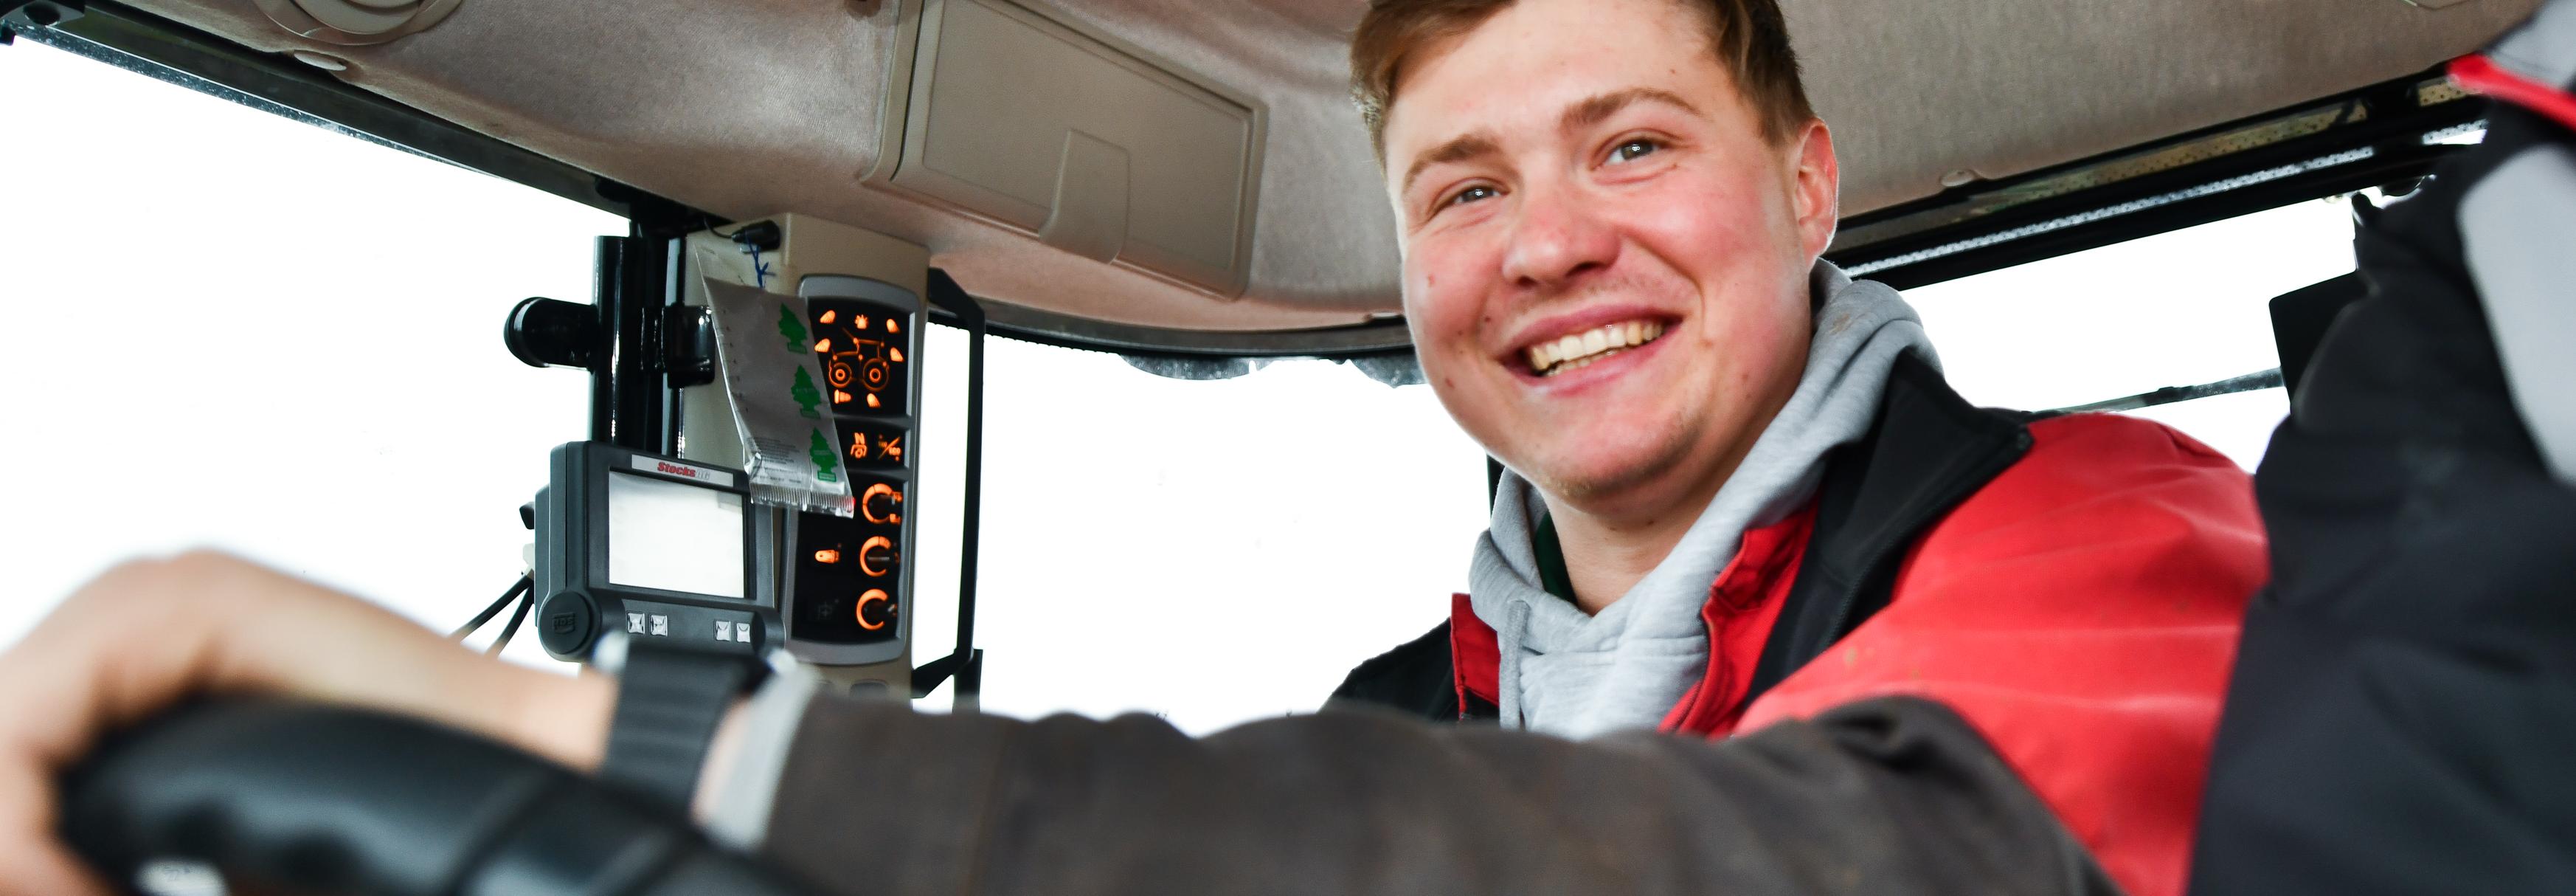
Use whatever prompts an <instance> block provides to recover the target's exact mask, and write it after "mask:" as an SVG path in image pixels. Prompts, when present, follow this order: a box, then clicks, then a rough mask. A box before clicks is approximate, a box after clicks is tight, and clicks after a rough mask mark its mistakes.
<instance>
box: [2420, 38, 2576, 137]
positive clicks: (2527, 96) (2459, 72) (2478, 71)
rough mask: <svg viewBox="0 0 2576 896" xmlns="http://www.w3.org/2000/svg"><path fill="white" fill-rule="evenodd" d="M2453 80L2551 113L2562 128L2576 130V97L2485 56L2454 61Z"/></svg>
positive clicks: (2463, 87) (2466, 87)
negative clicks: (2524, 75)
mask: <svg viewBox="0 0 2576 896" xmlns="http://www.w3.org/2000/svg"><path fill="white" fill-rule="evenodd" d="M2451 83H2453V84H2457V85H2459V86H2460V89H2461V90H2466V91H2468V92H2470V93H2474V94H2479V95H2482V96H2488V97H2493V98H2495V99H2498V100H2502V101H2504V102H2508V103H2512V104H2514V105H2517V106H2521V107H2523V108H2525V109H2529V110H2531V111H2533V112H2537V113H2540V114H2541V115H2544V116H2548V118H2549V119H2550V120H2551V121H2555V122H2558V124H2559V126H2560V127H2564V128H2569V129H2572V130H2576V96H2570V95H2568V93H2567V91H2566V90H2564V89H2561V88H2558V87H2553V86H2551V85H2548V84H2542V83H2540V82H2538V81H2534V80H2531V79H2530V78H2526V77H2523V76H2522V75H2521V74H2520V73H2518V72H2515V71H2514V70H2512V69H2508V68H2505V67H2504V66H2501V65H2497V64H2495V60H2493V59H2489V58H2487V57H2485V56H2482V55H2475V54H2472V55H2468V56H2462V57H2460V58H2458V59H2454V60H2451Z"/></svg>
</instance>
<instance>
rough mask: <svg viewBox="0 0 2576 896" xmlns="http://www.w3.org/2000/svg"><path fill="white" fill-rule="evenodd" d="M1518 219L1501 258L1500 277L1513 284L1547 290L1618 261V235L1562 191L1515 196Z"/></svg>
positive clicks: (1538, 189) (1550, 189) (1539, 190)
mask: <svg viewBox="0 0 2576 896" xmlns="http://www.w3.org/2000/svg"><path fill="white" fill-rule="evenodd" d="M1517 211H1518V212H1519V220H1518V221H1517V222H1516V223H1515V224H1514V226H1513V228H1512V242H1511V246H1510V248H1509V251H1507V252H1505V253H1504V255H1503V276H1505V277H1507V278H1509V279H1510V280H1511V282H1512V283H1513V284H1514V285H1516V286H1521V287H1524V288H1531V289H1551V288H1555V287H1559V286H1563V285H1565V284H1566V283H1568V282H1570V281H1572V280H1575V279H1577V278H1579V277H1582V276H1583V275H1584V274H1587V273H1591V272H1593V271H1596V270H1600V269H1604V268H1607V267H1609V266H1610V263H1611V262H1612V261H1613V260H1615V259H1617V258H1618V257H1619V235H1618V233H1617V231H1616V230H1615V229H1613V228H1612V227H1610V226H1609V224H1608V223H1607V222H1605V221H1603V220H1601V219H1600V218H1599V217H1598V216H1596V215H1595V214H1594V213H1593V210H1592V209H1590V208H1587V207H1586V206H1585V205H1584V202H1583V198H1582V197H1581V196H1580V195H1576V194H1574V193H1573V192H1572V191H1569V190H1566V189H1564V188H1562V187H1539V186H1533V187H1531V188H1528V189H1524V190H1523V191H1522V193H1521V202H1520V207H1519V209H1518V210H1517Z"/></svg>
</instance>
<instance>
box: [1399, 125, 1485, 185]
mask: <svg viewBox="0 0 2576 896" xmlns="http://www.w3.org/2000/svg"><path fill="white" fill-rule="evenodd" d="M1501 151H1503V147H1502V144H1501V143H1498V142H1495V140H1494V138H1493V137H1491V136H1488V135H1486V134H1483V133H1474V134H1468V135H1466V136H1464V137H1459V138H1456V139H1453V140H1450V141H1449V142H1447V143H1443V144H1440V145H1438V146H1434V147H1432V148H1430V149H1427V150H1424V151H1423V152H1422V154H1420V155H1417V156H1414V157H1413V164H1412V165H1411V166H1408V167H1406V168H1405V169H1404V183H1403V184H1402V185H1401V186H1399V187H1397V188H1396V193H1398V194H1399V195H1400V194H1403V193H1409V192H1412V191H1413V179H1414V178H1417V177H1421V176H1422V169H1425V168H1429V167H1431V166H1433V165H1439V164H1444V163H1447V162H1461V161H1465V160H1468V159H1472V158H1475V157H1477V156H1483V155H1492V154H1494V153H1498V152H1501Z"/></svg>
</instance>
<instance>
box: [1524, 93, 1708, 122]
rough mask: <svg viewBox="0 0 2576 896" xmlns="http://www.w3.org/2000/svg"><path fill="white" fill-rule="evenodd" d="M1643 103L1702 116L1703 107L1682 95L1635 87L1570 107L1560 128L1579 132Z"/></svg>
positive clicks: (1560, 120)
mask: <svg viewBox="0 0 2576 896" xmlns="http://www.w3.org/2000/svg"><path fill="white" fill-rule="evenodd" d="M1641 102H1643V103H1663V104H1665V105H1668V106H1674V107H1678V108H1680V109H1681V110H1682V111H1684V112H1688V113H1691V114H1693V115H1697V114H1699V107H1697V106H1693V105H1691V104H1690V101H1689V100H1686V99H1682V98H1681V96H1680V95H1679V94H1676V93H1673V92H1672V91H1669V90H1660V89H1657V88H1653V87H1631V88H1628V89H1626V90H1618V91H1612V92H1610V93H1604V94H1600V95H1598V96H1594V97H1592V98H1590V99H1587V100H1584V101H1583V102H1580V103H1576V104H1574V105H1572V106H1568V107H1566V110H1565V117H1563V118H1560V119H1558V120H1557V124H1556V126H1557V129H1559V130H1565V131H1579V130H1582V129H1584V128H1587V127H1591V126H1593V125H1596V124H1600V123H1601V122H1602V121H1604V120H1606V119H1608V118H1609V117H1610V116H1612V115H1616V114H1619V110H1621V109H1625V108H1628V107H1629V106H1632V105H1635V104H1637V103H1641Z"/></svg>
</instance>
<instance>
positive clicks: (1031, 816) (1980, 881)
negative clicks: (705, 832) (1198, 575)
mask: <svg viewBox="0 0 2576 896" xmlns="http://www.w3.org/2000/svg"><path fill="white" fill-rule="evenodd" d="M778 794H779V795H778V798H777V801H776V802H775V803H774V805H773V807H772V811H771V815H770V821H769V826H768V836H767V842H766V843H765V844H764V846H763V847H762V852H763V853H764V855H765V856H766V857H767V858H768V859H769V860H771V861H772V862H776V863H779V864H781V865H783V866H785V867H786V868H787V869H789V870H791V871H793V872H795V873H797V874H798V875H799V876H801V877H803V878H805V879H807V880H809V881H812V882H814V883H816V884H818V885H821V886H823V887H825V888H827V889H828V890H829V891H830V892H834V893H847V894H862V893H869V894H873V893H943V894H944V893H976V894H1049V896H1076V894H1092V893H1100V894H1108V893H1118V894H1132V893H1189V894H1220V893H1222V894H1248V893H1283V894H1284V893H1301V894H1302V893H1405V894H1440V893H1462V894H1463V893H1474V894H1510V893H1710V892H1758V893H1772V892H1799V893H1862V892H1867V893H1879V894H1918V893H1920V894H1929V893H2111V892H2113V888H2112V887H2111V885H2110V884H2109V883H2108V882H2107V880H2106V878H2105V877H2104V876H2103V875H2102V873H2101V872H2100V870H2099V869H2097V868H2096V867H2094V865H2093V863H2092V860H2091V859H2090V858H2089V857H2088V856H2087V855H2086V854H2085V853H2084V851H2083V848H2082V847H2081V846H2079V845H2077V844H2076V843H2075V842H2074V840H2073V839H2072V838H2071V837H2069V836H2068V835H2067V833H2066V832H2065V831H2064V830H2063V829H2062V828H2061V827H2060V826H2059V825H2058V823H2057V821H2056V819H2055V817H2054V816H2053V815H2052V814H2051V813H2050V812H2049V811H2048V809H2047V807H2045V806H2044V805H2042V804H2041V803H2040V801H2039V800H2038V798H2037V797H2035V796H2034V795H2032V793H2031V792H2030V790H2029V789H2028V788H2027V787H2025V786H2024V785H2023V784H2022V782H2021V780H2020V779H2019V777H2018V776H2016V775H2015V774H2014V773H2013V771H2012V770H2011V769H2010V768H2009V767H2007V766H2006V765H2005V763H2004V762H2003V760H2002V759H2000V758H1998V757H1997V756H1996V755H1995V753H1994V751H1993V750H1991V749H1990V748H1988V747H1987V745H1986V744H1985V742H1984V741H1983V740H1982V739H1981V738H1979V737H1978V735H1977V734H1976V732H1975V731H1973V730H1972V729H1970V728H1969V727H1968V725H1967V724H1966V723H1965V722H1964V721H1962V720H1961V719H1960V718H1959V717H1958V716H1956V715H1954V714H1953V713H1951V712H1950V711H1949V710H1948V709H1946V708H1943V707H1942V706H1940V705H1939V704H1936V703H1932V702H1929V701H1924V700H1920V699H1914V698H1891V699H1881V700H1873V701H1868V702H1864V703H1858V704H1854V705H1852V706H1849V707H1845V708H1843V709H1840V710H1837V711H1834V712H1831V713H1827V714H1825V715H1823V716H1820V717H1818V718H1817V719H1815V720H1814V721H1812V722H1791V723H1783V724H1780V725H1776V726H1773V727H1771V728H1767V729H1764V730H1762V731H1760V732H1757V733H1754V734H1751V735H1747V736H1744V737H1738V738H1735V739H1732V740H1727V741H1721V742H1709V741H1703V740H1697V739H1685V738H1677V737H1665V736H1660V735H1651V734H1637V735H1629V736H1620V737H1611V738H1605V739H1599V740H1592V741H1582V742H1577V741H1568V740H1561V739H1557V738H1553V737H1547V736H1542V735H1533V734H1528V733H1523V732H1515V731H1504V730H1497V729H1486V728H1478V727H1472V726H1471V727H1465V728H1461V727H1454V726H1433V725H1427V724H1423V723H1421V722H1418V721H1414V720H1410V719H1405V718H1399V717H1395V716H1391V715H1380V714H1376V713H1371V712H1331V713H1326V714H1323V715H1319V716H1306V717H1296V718H1287V719H1277V720H1271V721H1265V722H1258V723H1253V724H1249V725H1245V726H1242V727H1239V728H1235V729H1232V730H1229V731H1226V732H1223V733H1220V734H1217V735H1214V736H1211V737H1207V738H1204V739H1193V738H1191V737H1188V736H1186V735H1184V734H1182V733H1180V732H1179V731H1177V730H1175V729H1173V728H1172V727H1171V726H1169V725H1167V724H1165V723H1164V722H1162V721H1161V720H1159V719H1154V718H1150V717H1143V716H1128V717H1123V718H1119V719H1114V720H1111V721H1106V722H1101V721H1093V720H1089V719H1083V718H1076V717H1069V716H1060V717H1055V718H1049V719H1045V720H1042V721H1037V722H1022V721H1016V720H1010V719H1003V718H995V717H984V716H921V715H915V714H913V713H911V712H910V711H908V710H906V709H904V708H901V707H897V706H887V705H879V704H862V703H854V702H848V701H843V700H837V699H832V698H822V699H818V700H816V701H815V702H814V703H813V704H812V705H811V707H810V708H809V709H808V711H807V714H806V716H805V720H804V722H803V724H802V726H801V727H800V728H799V729H798V731H797V734H796V738H795V742H794V744H793V746H792V747H791V750H790V753H789V756H788V760H787V765H786V768H785V774H784V777H782V778H781V780H780V781H779V788H778Z"/></svg>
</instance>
